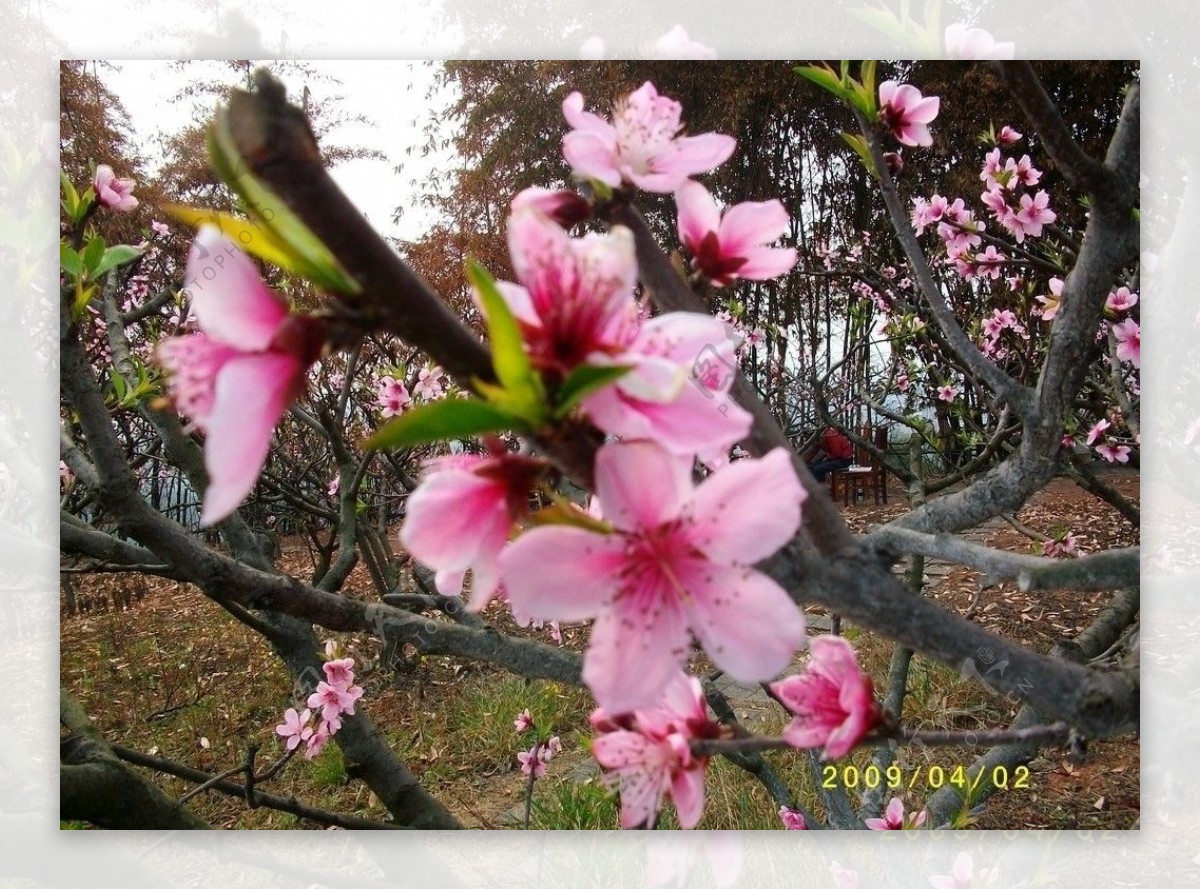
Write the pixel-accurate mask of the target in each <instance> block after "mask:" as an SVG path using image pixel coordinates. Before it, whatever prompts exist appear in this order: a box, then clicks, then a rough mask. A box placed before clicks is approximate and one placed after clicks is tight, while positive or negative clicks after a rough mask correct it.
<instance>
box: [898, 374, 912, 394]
mask: <svg viewBox="0 0 1200 890" xmlns="http://www.w3.org/2000/svg"><path fill="white" fill-rule="evenodd" d="M909 385H910V381H909V379H908V375H907V374H901V375H899V376H898V377H897V378H896V389H898V390H900V392H908V387H909Z"/></svg>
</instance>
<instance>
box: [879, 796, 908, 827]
mask: <svg viewBox="0 0 1200 890" xmlns="http://www.w3.org/2000/svg"><path fill="white" fill-rule="evenodd" d="M883 816H884V818H885V819H886V820H887V821H888V822H889V823H891V824H892V825H900V824H902V823H903V822H904V802H903V801H901V800H900V798H898V797H893V798H892V799H891V800H889V801H888V805H887V809H886V810H884V811H883Z"/></svg>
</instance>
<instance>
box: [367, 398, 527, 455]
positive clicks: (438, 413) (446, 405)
mask: <svg viewBox="0 0 1200 890" xmlns="http://www.w3.org/2000/svg"><path fill="white" fill-rule="evenodd" d="M523 428H524V423H522V421H521V418H519V417H514V416H513V415H512V414H510V413H508V412H507V411H505V410H503V409H502V408H498V407H496V406H495V405H492V404H489V403H488V402H484V401H481V400H479V399H443V400H441V401H438V402H431V403H429V404H428V405H418V406H417V407H415V408H409V409H408V410H407V411H405V412H404V413H403V414H401V415H400V416H399V417H397V418H395V419H394V420H390V421H388V423H386V424H384V426H382V427H380V428H379V429H378V430H376V431H375V434H374V435H372V436H371V437H370V438H369V439H367V441H366V443H365V447H367V448H376V449H383V448H409V447H412V446H413V445H428V444H429V443H430V442H441V441H443V440H445V439H467V438H471V437H473V436H479V435H482V434H483V433H495V432H500V431H501V430H511V429H523Z"/></svg>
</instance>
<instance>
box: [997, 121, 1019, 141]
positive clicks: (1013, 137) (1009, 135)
mask: <svg viewBox="0 0 1200 890" xmlns="http://www.w3.org/2000/svg"><path fill="white" fill-rule="evenodd" d="M1021 138H1022V134H1020V133H1018V132H1017V131H1016V130H1014V129H1013V128H1012V127H1010V126H1008V125H1007V124H1006V125H1005V126H1003V127H1001V128H1000V132H999V133H997V134H996V144H998V145H1016V144H1017V143H1018V142H1020V141H1021Z"/></svg>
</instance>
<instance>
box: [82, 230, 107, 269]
mask: <svg viewBox="0 0 1200 890" xmlns="http://www.w3.org/2000/svg"><path fill="white" fill-rule="evenodd" d="M105 246H106V245H105V244H104V239H103V238H101V237H99V236H97V237H95V238H93V239H92V240H91V241H89V242H88V243H87V246H86V247H85V248H84V249H83V256H82V260H83V269H84V271H85V272H86V273H87V275H88V277H89V278H98V277H99V273H96V272H95V271H94V270H95V268H96V265H97V264H98V263H99V262H100V257H102V256H104V248H105Z"/></svg>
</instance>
